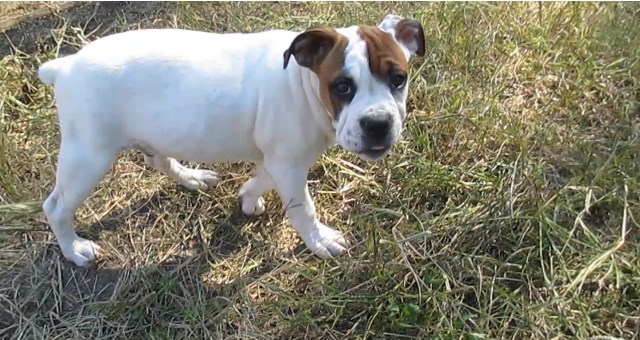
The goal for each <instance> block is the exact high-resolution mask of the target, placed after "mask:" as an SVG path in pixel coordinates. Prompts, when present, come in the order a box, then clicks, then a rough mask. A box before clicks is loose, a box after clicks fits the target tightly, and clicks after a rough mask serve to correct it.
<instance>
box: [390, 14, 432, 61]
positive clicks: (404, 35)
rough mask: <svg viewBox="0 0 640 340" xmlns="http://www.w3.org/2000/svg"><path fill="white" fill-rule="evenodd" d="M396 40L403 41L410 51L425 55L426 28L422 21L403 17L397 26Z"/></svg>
mask: <svg viewBox="0 0 640 340" xmlns="http://www.w3.org/2000/svg"><path fill="white" fill-rule="evenodd" d="M396 40H398V41H399V42H401V43H403V44H404V45H405V46H406V47H407V49H409V51H410V52H412V53H415V54H417V55H419V56H421V57H423V56H424V52H425V51H424V42H425V39H424V30H423V29H422V24H421V23H420V21H418V20H415V19H402V20H400V21H399V22H398V26H396Z"/></svg>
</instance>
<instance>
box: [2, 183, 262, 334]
mask: <svg viewBox="0 0 640 340" xmlns="http://www.w3.org/2000/svg"><path fill="white" fill-rule="evenodd" d="M175 201H176V200H175V198H174V199H170V198H169V197H165V196H164V195H163V193H161V192H156V193H154V194H152V195H151V197H149V198H144V199H141V200H138V201H136V202H133V203H132V204H131V205H130V206H128V207H125V208H122V209H118V210H116V211H113V212H112V213H110V214H109V215H107V216H105V217H104V218H102V219H101V220H100V221H99V222H96V223H93V224H92V225H91V226H90V227H89V228H90V229H91V230H100V229H102V228H103V226H104V228H105V229H106V230H105V231H109V230H114V229H116V230H117V229H119V227H118V226H124V225H126V224H127V223H128V222H127V221H128V220H135V219H136V218H140V217H144V218H147V219H151V220H153V219H156V218H157V217H158V216H157V215H158V214H159V213H161V211H162V205H165V203H166V205H175V206H176V207H177V203H176V202H175ZM198 206H202V204H200V205H198ZM204 209H205V208H204V207H203V208H197V209H195V210H194V211H193V212H192V214H191V215H190V216H191V217H190V219H194V220H195V219H198V218H201V214H205V213H206V211H204ZM250 219H251V218H246V217H243V216H242V215H241V214H240V212H238V211H237V210H236V212H234V213H232V214H231V215H230V216H228V217H226V218H222V219H220V220H217V221H216V222H215V225H214V226H213V227H212V229H209V231H210V236H209V237H207V238H208V239H209V241H208V243H207V244H204V245H203V244H202V243H201V242H200V241H199V240H188V241H186V242H183V247H182V249H179V250H177V251H175V250H174V251H167V252H166V253H165V254H159V256H158V254H156V256H155V257H154V258H156V259H158V262H157V263H155V262H153V260H150V261H148V262H150V263H151V264H146V265H142V266H140V265H137V264H136V263H135V262H136V261H142V260H141V259H139V258H136V256H135V255H134V254H131V256H129V254H127V255H126V256H124V257H125V259H124V260H123V261H113V260H112V259H107V260H105V261H99V263H98V264H94V265H92V266H90V267H87V268H79V267H77V266H75V265H73V264H72V263H71V262H69V261H66V260H65V259H64V258H63V256H62V254H61V252H60V249H59V247H58V245H57V243H55V242H50V243H48V244H46V245H45V246H44V247H43V248H42V249H40V250H38V251H37V255H35V256H34V257H33V259H34V260H33V261H32V262H29V263H27V264H26V265H23V266H22V267H20V268H14V270H7V271H5V272H4V273H2V274H1V275H0V299H1V300H3V301H2V303H0V338H24V337H27V338H30V337H38V336H44V337H49V336H63V337H69V336H71V335H70V334H73V336H72V337H74V338H77V337H90V338H97V337H100V336H101V334H102V335H104V334H109V335H110V336H111V335H113V334H121V335H122V334H125V333H126V334H127V337H131V336H133V337H136V336H140V337H146V336H148V335H149V334H150V333H149V332H151V334H153V332H157V334H159V335H162V336H169V337H171V336H172V334H173V335H177V334H179V333H180V334H184V333H183V332H184V328H193V330H192V331H191V334H192V335H193V336H197V337H202V336H211V334H208V333H209V332H210V330H212V329H218V330H220V327H221V325H223V326H224V327H226V332H232V333H233V332H236V331H237V327H238V326H237V325H236V324H235V323H233V322H228V323H226V324H225V321H224V319H225V316H226V315H227V313H229V312H230V308H231V307H232V305H234V302H233V301H232V300H233V299H234V298H238V297H239V296H246V295H247V294H248V293H246V292H244V291H243V290H245V289H246V286H247V282H250V281H252V280H255V279H257V278H258V277H259V276H261V275H264V274H265V273H267V272H268V271H269V270H272V269H273V268H271V267H272V265H271V264H262V265H260V266H259V267H260V268H254V269H253V270H252V271H251V272H250V273H249V274H242V275H234V274H229V275H226V276H227V279H226V280H221V281H222V282H214V281H211V280H210V279H207V278H206V277H208V275H207V274H208V273H211V272H212V271H215V270H219V269H217V268H219V265H220V264H223V263H224V262H225V261H226V260H227V259H231V260H233V258H234V257H236V256H237V255H238V254H237V253H238V252H239V251H240V250H241V249H243V248H244V247H246V246H247V245H248V244H249V243H250V240H249V236H248V235H247V234H246V233H242V232H240V231H239V230H240V228H238V226H240V225H242V224H246V222H248V221H249V220H250ZM186 223H187V224H188V223H189V222H188V221H186ZM135 225H136V226H138V225H139V224H138V223H136V224H135ZM140 227H141V228H143V229H147V228H151V229H153V227H149V225H146V226H145V225H141V226H140ZM155 229H158V228H155ZM146 232H149V233H152V232H153V231H152V230H149V231H146ZM79 234H80V233H79ZM97 234H98V237H97V238H96V237H89V238H90V239H93V240H101V239H104V237H103V235H102V231H98V233H97ZM194 235H195V233H194ZM84 236H87V235H84ZM137 236H138V235H134V236H133V237H137ZM165 237H166V235H165ZM104 242H107V243H108V242H109V240H105V241H104ZM104 242H101V243H103V244H102V245H103V246H104ZM175 243H176V242H173V244H175ZM113 248H117V251H118V252H121V253H127V252H130V251H131V248H130V246H129V249H127V244H126V243H122V242H116V244H114V245H113ZM162 258H164V259H162ZM117 262H120V264H118V265H115V263H117ZM214 276H215V275H214ZM70 320H75V324H73V325H70V324H69V321H70ZM98 326H99V327H98ZM174 331H176V332H177V333H172V332H174Z"/></svg>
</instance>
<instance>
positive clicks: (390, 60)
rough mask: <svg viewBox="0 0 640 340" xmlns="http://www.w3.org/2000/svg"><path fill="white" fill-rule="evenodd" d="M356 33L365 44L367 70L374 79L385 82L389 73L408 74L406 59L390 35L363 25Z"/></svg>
mask: <svg viewBox="0 0 640 340" xmlns="http://www.w3.org/2000/svg"><path fill="white" fill-rule="evenodd" d="M358 33H359V34H360V37H362V39H363V40H364V41H365V42H366V43H367V52H368V54H369V56H368V57H369V68H370V69H371V73H373V75H374V76H375V77H377V78H378V79H381V80H384V81H385V82H386V81H387V79H389V75H390V74H391V71H394V70H395V71H402V72H404V73H405V74H408V68H409V65H408V63H407V60H406V57H405V56H404V53H403V52H402V49H401V48H400V46H398V43H397V42H396V40H395V39H394V38H393V36H392V35H391V34H389V33H387V32H384V31H382V30H381V29H379V28H377V27H372V26H364V25H362V26H360V29H359V30H358Z"/></svg>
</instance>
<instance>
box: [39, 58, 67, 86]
mask: <svg viewBox="0 0 640 340" xmlns="http://www.w3.org/2000/svg"><path fill="white" fill-rule="evenodd" d="M71 57H73V55H69V56H66V57H61V58H57V59H53V60H49V61H47V62H45V63H44V64H42V65H40V68H38V78H40V80H42V82H44V83H45V84H53V83H55V82H56V78H57V77H58V73H60V70H61V69H62V68H63V67H64V66H65V65H66V64H68V63H69V61H71Z"/></svg>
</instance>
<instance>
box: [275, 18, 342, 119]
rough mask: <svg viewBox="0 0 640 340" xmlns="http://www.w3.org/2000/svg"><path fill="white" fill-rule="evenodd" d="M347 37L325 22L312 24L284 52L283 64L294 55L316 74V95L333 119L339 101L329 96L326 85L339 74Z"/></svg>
mask: <svg viewBox="0 0 640 340" xmlns="http://www.w3.org/2000/svg"><path fill="white" fill-rule="evenodd" d="M348 43H349V41H348V39H347V37H345V36H343V35H342V34H340V33H338V32H337V31H336V30H335V29H333V28H331V27H329V26H324V25H321V26H316V27H312V28H309V29H307V30H306V31H305V32H303V33H301V34H300V35H298V36H297V37H296V38H295V39H294V41H293V42H292V43H291V46H290V47H289V49H287V50H286V51H285V52H284V68H287V65H288V64H289V59H290V58H291V56H294V57H295V59H296V61H297V62H298V64H299V65H300V66H302V67H307V68H309V69H311V70H312V71H313V72H315V73H316V74H317V75H318V78H319V82H320V84H319V86H320V99H321V100H322V103H323V105H324V106H325V109H326V110H327V111H329V113H330V114H331V116H332V117H333V118H334V119H335V118H336V115H337V114H338V113H339V112H340V110H341V109H342V105H343V103H341V102H340V101H339V100H336V99H335V98H333V97H332V96H331V93H330V90H329V86H330V84H331V83H332V82H333V81H334V80H335V79H336V78H337V77H338V76H339V75H340V72H341V71H342V69H343V67H344V51H345V49H346V47H347V45H348Z"/></svg>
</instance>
